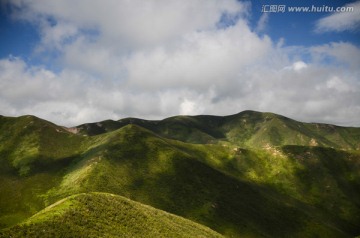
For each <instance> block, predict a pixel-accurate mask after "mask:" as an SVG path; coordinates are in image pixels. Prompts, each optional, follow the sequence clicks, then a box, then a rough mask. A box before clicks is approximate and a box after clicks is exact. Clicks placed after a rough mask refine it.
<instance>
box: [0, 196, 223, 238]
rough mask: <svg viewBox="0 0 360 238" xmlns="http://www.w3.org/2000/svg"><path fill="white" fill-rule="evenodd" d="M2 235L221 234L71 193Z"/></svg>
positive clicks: (122, 201)
mask: <svg viewBox="0 0 360 238" xmlns="http://www.w3.org/2000/svg"><path fill="white" fill-rule="evenodd" d="M0 236H1V237H144V238H146V237H184V238H185V237H186V238H187V237H194V238H195V237H209V238H210V237H214V238H215V237H218V238H220V237H223V236H221V235H220V234H218V233H216V232H214V231H212V230H210V229H209V228H207V227H204V226H202V225H199V224H196V223H194V222H191V221H189V220H186V219H184V218H181V217H178V216H175V215H172V214H169V213H167V212H164V211H161V210H158V209H155V208H152V207H150V206H146V205H143V204H141V203H138V202H134V201H131V200H129V199H126V198H124V197H121V196H115V195H112V194H105V193H90V194H79V195H74V196H70V197H68V198H66V199H64V200H61V201H59V202H58V203H56V204H54V205H52V206H51V207H47V208H45V209H44V210H42V211H41V212H39V213H37V214H36V215H34V216H33V217H31V218H30V219H29V220H27V221H26V222H25V223H23V224H21V225H17V226H15V227H12V228H11V229H7V230H4V231H2V232H1V231H0Z"/></svg>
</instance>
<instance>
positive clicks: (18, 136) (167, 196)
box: [0, 111, 360, 237]
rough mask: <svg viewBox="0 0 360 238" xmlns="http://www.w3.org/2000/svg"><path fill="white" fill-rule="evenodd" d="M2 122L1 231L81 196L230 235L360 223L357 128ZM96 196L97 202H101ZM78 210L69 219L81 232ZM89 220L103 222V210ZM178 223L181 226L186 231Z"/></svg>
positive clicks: (269, 119) (354, 228)
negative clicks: (143, 207) (126, 203)
mask: <svg viewBox="0 0 360 238" xmlns="http://www.w3.org/2000/svg"><path fill="white" fill-rule="evenodd" d="M0 131H1V132H0V160H1V161H0V162H1V166H0V192H1V194H0V229H1V228H3V231H4V232H5V231H6V232H10V231H11V232H28V231H30V230H32V231H33V230H34V229H38V228H37V227H42V226H43V225H44V224H45V223H46V224H49V222H50V221H49V220H47V217H52V215H51V214H58V213H61V214H62V213H67V212H68V210H67V209H68V207H66V206H65V207H58V206H52V204H59V203H57V202H58V201H63V202H64V201H66V203H69V201H70V200H71V201H74V202H75V203H76V204H78V205H79V207H81V209H84V207H86V206H82V205H81V204H79V201H83V200H81V199H80V198H82V197H83V196H85V197H88V196H89V197H91V199H92V197H98V196H100V197H102V198H101V199H105V200H106V199H107V198H103V196H105V197H108V198H110V197H111V198H112V196H113V195H114V196H115V197H116V199H115V200H119V201H120V200H122V199H125V198H122V197H126V198H128V199H131V200H132V201H136V202H140V203H142V204H147V205H150V206H152V207H154V209H160V210H161V211H166V212H169V213H172V214H175V215H177V216H181V217H183V218H186V219H188V220H185V219H184V224H182V223H181V222H180V223H181V224H179V225H174V224H172V225H169V226H179V227H180V228H181V226H184V227H186V226H187V225H188V222H190V221H193V222H196V223H198V224H202V225H204V226H207V227H209V228H210V229H212V230H214V231H216V232H218V233H219V234H221V235H223V236H225V237H313V236H318V237H354V236H356V235H359V234H360V226H359V224H360V150H359V149H360V148H359V145H360V128H351V127H339V126H334V125H327V124H317V123H302V122H298V121H294V120H291V119H289V118H286V117H283V116H280V115H276V114H272V113H259V112H253V111H245V112H241V113H239V114H235V115H232V116H226V117H219V116H192V117H191V116H177V117H171V118H167V119H164V120H161V121H148V120H142V119H136V118H126V119H121V120H119V121H111V120H107V121H103V122H98V123H89V124H83V125H80V126H77V127H74V128H65V127H61V126H57V125H55V124H53V123H50V122H47V121H45V120H42V119H39V118H36V117H34V116H22V117H18V118H14V117H0ZM97 192H102V193H106V195H103V194H102V193H101V195H99V194H98V193H97ZM77 194H86V195H77ZM109 194H113V195H109ZM109 196H110V197H109ZM118 196H122V197H118ZM70 198H71V199H70ZM64 199H65V200H64ZM74 199H75V200H76V201H75V200H74ZM79 199H80V200H79ZM89 199H90V198H89ZM91 199H90V200H91ZM94 199H95V200H96V199H98V198H94ZM106 201H107V200H106ZM106 201H104V203H106ZM132 201H131V203H132ZM63 202H61V203H63ZM71 203H72V202H71ZM80 203H81V202H80ZM101 203H102V202H95V203H94V204H93V205H92V207H93V208H94V209H95V210H97V211H101V210H103V211H104V213H106V211H107V210H106V209H105V208H104V207H102V206H100V205H99V204H101ZM136 204H138V203H136ZM48 206H50V208H46V209H45V210H43V211H42V212H41V213H40V214H46V215H44V216H42V215H41V216H40V217H44V219H43V220H42V221H41V222H40V223H36V221H37V218H36V217H39V214H38V215H35V216H33V215H34V214H37V213H38V212H39V211H41V210H42V209H44V208H45V207H48ZM76 206H77V205H76ZM54 207H55V208H56V209H55V210H54V209H53V208H54ZM58 208H59V209H60V210H61V211H60V210H59V209H58ZM64 209H65V210H64ZM120 210H121V209H120ZM119 212H121V211H119ZM133 212H134V213H136V211H132V212H131V213H133ZM79 214H81V211H80V213H76V214H75V215H74V219H73V220H72V219H69V222H67V223H66V226H69V227H72V228H73V229H74V231H77V230H76V229H78V228H77V226H78V225H76V224H77V223H76V222H77V220H78V219H79V218H77V216H79ZM45 218H46V219H45ZM59 219H63V218H61V216H60V217H59ZM134 219H135V218H134ZM91 220H92V221H94V220H97V221H98V223H99V224H102V223H104V222H105V221H104V218H103V217H101V216H91ZM115 220H116V219H115ZM189 220H190V221H189ZM53 221H54V220H51V222H53ZM43 222H45V223H43ZM54 222H55V223H56V222H57V221H54ZM116 222H118V221H114V223H112V224H111V226H116V225H115V224H116ZM137 222H138V223H142V222H145V221H140V220H139V221H137ZM35 223H36V224H35ZM19 224H21V225H19ZM24 224H30V225H29V226H24ZM46 226H47V225H46ZM154 226H155V227H154V229H155V228H156V226H157V225H154ZM8 227H12V228H10V230H9V228H8ZM29 227H30V228H29ZM31 227H33V228H31ZM72 228H71V229H72ZM98 228H99V230H101V231H104V232H107V231H106V229H108V228H107V227H106V226H104V227H101V226H99V227H98ZM180 228H179V229H175V230H174V232H175V233H176V234H178V235H181V234H182V233H183V234H186V233H184V231H182V230H181V229H180ZM29 229H30V230H29ZM51 229H52V231H53V232H55V230H54V228H51ZM69 229H70V228H69ZM71 229H70V230H71ZM119 229H120V228H119ZM156 229H157V228H156ZM156 229H155V230H154V232H155V231H156V232H158V230H156ZM164 229H165V228H164ZM166 229H168V228H166ZM169 229H170V228H169ZM210 229H209V230H210ZM210 231H211V230H210ZM89 232H90V233H91V234H93V235H95V236H96V234H97V233H96V232H97V231H95V230H89ZM140 232H145V233H146V232H147V231H146V230H143V231H140ZM169 232H170V231H169ZM145 233H144V234H145ZM175 233H174V234H175ZM3 234H5V233H3ZM6 234H9V233H6ZM14 234H15V233H14ZM16 234H20V233H16ZM84 234H85V233H84ZM129 234H130V233H129ZM149 234H153V233H149ZM194 234H196V233H194ZM209 234H210V233H209ZM109 236H111V234H110V233H109ZM151 236H152V235H150V236H149V237H151ZM199 236H200V235H199ZM204 236H205V237H208V236H207V235H204ZM30 237H31V236H30ZM153 237H156V236H155V235H154V236H153ZM200 237H201V236H200Z"/></svg>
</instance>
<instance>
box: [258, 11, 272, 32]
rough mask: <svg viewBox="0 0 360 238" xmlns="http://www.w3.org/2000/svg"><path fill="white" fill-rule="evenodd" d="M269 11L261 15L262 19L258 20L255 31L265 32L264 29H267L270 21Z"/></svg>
mask: <svg viewBox="0 0 360 238" xmlns="http://www.w3.org/2000/svg"><path fill="white" fill-rule="evenodd" d="M269 16H270V15H269V13H267V12H265V13H263V14H262V15H261V17H260V19H259V21H258V23H257V26H256V28H255V31H256V32H259V33H261V32H263V31H265V29H266V27H267V24H268V22H269Z"/></svg>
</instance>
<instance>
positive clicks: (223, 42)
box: [0, 0, 360, 126]
mask: <svg viewBox="0 0 360 238" xmlns="http://www.w3.org/2000/svg"><path fill="white" fill-rule="evenodd" d="M8 4H10V5H11V6H12V7H13V9H14V10H13V12H12V13H13V17H15V18H19V19H23V20H26V21H30V22H32V23H33V24H35V26H37V27H38V29H39V32H40V36H41V40H40V42H39V45H38V46H37V48H36V50H37V52H38V53H39V54H45V55H46V54H47V53H48V51H56V52H57V54H55V55H56V57H57V58H56V62H57V63H58V64H59V65H58V66H59V68H60V70H58V71H51V70H50V69H48V68H46V66H31V65H28V64H27V62H26V61H24V60H23V59H21V58H14V57H10V58H5V59H1V60H0V72H1V73H0V113H1V114H5V115H23V114H35V115H37V116H40V117H42V118H45V119H48V120H51V121H53V122H56V123H58V124H62V125H67V126H73V125H77V124H80V123H85V122H92V121H99V120H104V119H108V118H111V119H120V118H122V117H128V116H135V117H142V118H147V119H160V118H164V117H167V116H172V115H178V114H191V115H193V114H216V115H227V114H233V113H236V112H239V111H242V110H246V109H253V110H260V111H272V112H275V113H279V114H283V115H286V116H289V117H293V118H295V119H299V120H304V121H320V122H329V123H335V124H343V125H359V122H358V120H357V118H359V117H360V108H359V107H360V105H359V104H360V85H359V75H360V71H359V67H358V66H359V65H360V60H359V55H360V54H359V52H360V49H359V48H358V47H357V46H355V45H352V44H349V43H344V42H340V43H331V44H327V45H320V46H316V47H309V48H302V49H301V50H296V49H295V50H294V49H293V48H291V47H285V46H284V44H282V43H281V42H279V43H278V44H276V43H274V42H272V40H271V39H270V38H269V37H268V36H266V35H264V36H260V35H259V34H258V33H257V32H256V31H253V30H251V27H250V26H249V25H248V20H247V18H246V17H247V16H248V12H247V11H248V8H247V6H246V5H244V4H243V3H241V2H239V1H235V0H221V1H219V0H196V1H168V0H166V1H165V0H164V1H161V0H160V1H159V0H152V1H150V0H149V1H145V2H144V1H140V0H134V1H118V0H113V1H112V0H109V1H106V2H105V1H95V0H91V1H86V2H85V1H81V2H79V3H77V4H74V3H73V1H70V0H64V1H38V0H28V1H23V0H18V1H11V2H9V3H8ZM261 21H263V23H265V22H266V17H265V16H264V17H262V20H261ZM261 21H260V22H261ZM260 22H259V24H260ZM263 23H261V24H263ZM304 51H306V52H309V55H310V58H309V57H308V58H307V59H306V60H305V59H303V58H304V57H303V55H302V52H304ZM339 63H340V65H346V67H342V66H341V67H339V66H338V65H339Z"/></svg>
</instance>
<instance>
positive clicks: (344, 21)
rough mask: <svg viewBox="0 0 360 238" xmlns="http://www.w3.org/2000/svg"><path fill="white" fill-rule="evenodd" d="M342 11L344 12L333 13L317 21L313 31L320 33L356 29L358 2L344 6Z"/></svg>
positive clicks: (358, 20) (357, 23)
mask: <svg viewBox="0 0 360 238" xmlns="http://www.w3.org/2000/svg"><path fill="white" fill-rule="evenodd" d="M342 9H344V11H339V12H334V13H332V14H331V15H329V16H326V17H323V18H321V19H320V20H318V21H317V22H316V26H315V31H316V32H319V33H322V32H331V31H335V32H342V31H352V30H356V29H358V28H359V26H360V12H359V11H360V10H359V9H360V1H356V2H353V3H349V4H346V5H344V6H343V7H342ZM346 9H349V10H346ZM334 10H335V9H334Z"/></svg>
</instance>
